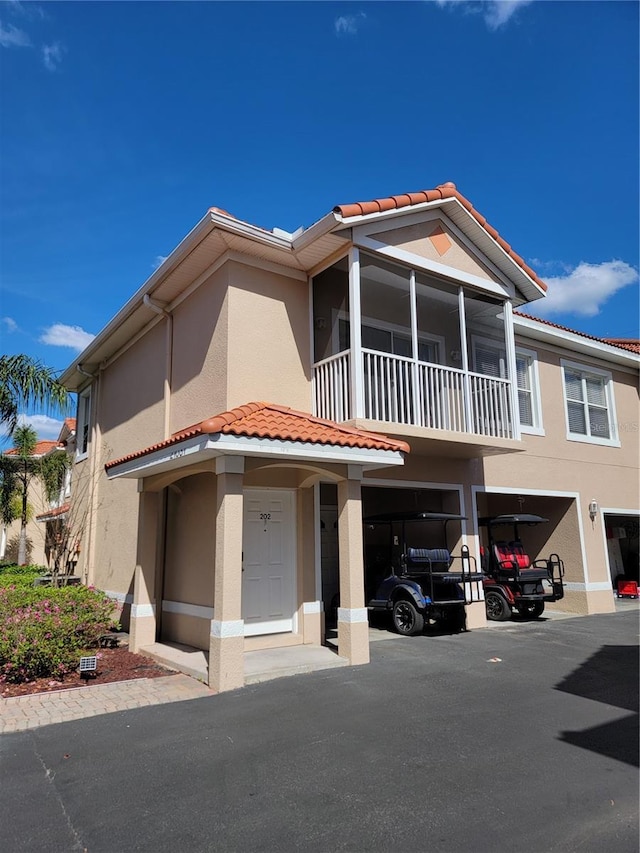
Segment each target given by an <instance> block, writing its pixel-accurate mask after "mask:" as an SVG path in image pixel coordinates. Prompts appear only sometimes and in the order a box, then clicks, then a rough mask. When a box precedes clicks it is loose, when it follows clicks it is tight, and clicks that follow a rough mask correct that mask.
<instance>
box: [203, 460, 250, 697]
mask: <svg viewBox="0 0 640 853" xmlns="http://www.w3.org/2000/svg"><path fill="white" fill-rule="evenodd" d="M216 474H217V484H216V485H217V496H216V550H215V581H214V613H215V618H214V619H213V620H212V621H211V636H210V638H209V687H210V688H211V689H212V690H216V691H218V692H219V693H222V692H223V691H224V690H234V689H235V688H236V687H243V686H244V621H243V619H242V525H243V495H242V486H243V480H244V457H242V456H220V457H218V458H217V459H216Z"/></svg>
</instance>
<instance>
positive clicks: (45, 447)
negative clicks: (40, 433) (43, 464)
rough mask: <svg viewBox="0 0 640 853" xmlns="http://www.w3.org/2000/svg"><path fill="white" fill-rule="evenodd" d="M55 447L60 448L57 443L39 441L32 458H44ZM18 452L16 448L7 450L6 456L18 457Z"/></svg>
mask: <svg viewBox="0 0 640 853" xmlns="http://www.w3.org/2000/svg"><path fill="white" fill-rule="evenodd" d="M55 447H58V442H57V441H39V442H38V443H37V444H36V446H35V447H34V449H33V453H32V454H31V455H32V456H44V455H45V453H49V451H50V450H53V449H54V448H55ZM17 455H18V451H17V449H16V448H15V447H12V448H11V449H10V450H5V456H17Z"/></svg>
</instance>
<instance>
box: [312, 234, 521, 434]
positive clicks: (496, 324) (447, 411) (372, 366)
mask: <svg viewBox="0 0 640 853" xmlns="http://www.w3.org/2000/svg"><path fill="white" fill-rule="evenodd" d="M313 328H314V366H313V394H314V405H315V413H316V414H317V415H318V416H319V417H324V418H330V419H332V420H335V421H340V422H343V421H354V420H367V421H378V422H385V423H389V424H402V425H405V426H409V427H422V428H427V429H429V430H440V431H443V433H444V432H445V431H446V432H448V433H458V434H466V435H470V436H479V437H483V438H491V439H513V438H519V428H518V422H517V414H516V416H515V418H514V412H516V410H517V405H518V403H517V400H518V397H517V389H514V387H513V382H512V380H511V378H510V377H513V376H515V351H514V347H513V333H512V329H511V305H510V303H509V302H505V301H504V298H500V297H498V296H494V295H492V294H489V293H480V292H476V291H473V290H471V289H469V288H463V287H462V286H457V285H455V284H452V283H449V282H445V281H442V280H438V279H436V278H435V277H434V276H429V275H426V274H424V273H422V272H419V271H415V270H410V269H408V268H405V267H402V266H400V265H396V264H392V263H389V262H387V261H386V260H382V259H380V258H377V257H374V256H373V255H369V254H365V253H360V252H359V251H358V250H357V249H353V250H352V252H351V254H350V256H349V257H348V258H344V259H342V260H340V261H338V262H337V263H336V264H334V265H333V266H332V267H330V268H329V269H327V270H325V271H323V272H322V273H320V274H319V275H317V276H315V278H314V279H313Z"/></svg>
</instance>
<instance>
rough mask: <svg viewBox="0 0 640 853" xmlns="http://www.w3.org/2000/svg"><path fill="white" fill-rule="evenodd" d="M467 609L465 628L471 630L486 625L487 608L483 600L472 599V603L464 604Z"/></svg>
mask: <svg viewBox="0 0 640 853" xmlns="http://www.w3.org/2000/svg"><path fill="white" fill-rule="evenodd" d="M465 609H466V611H467V630H469V631H473V629H474V628H486V627H487V610H486V607H485V603H484V601H474V602H473V603H472V604H467V605H466V608H465Z"/></svg>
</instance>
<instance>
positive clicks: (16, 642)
mask: <svg viewBox="0 0 640 853" xmlns="http://www.w3.org/2000/svg"><path fill="white" fill-rule="evenodd" d="M112 624H113V602H112V601H111V600H110V599H109V598H107V596H106V595H105V594H104V593H102V592H99V591H98V590H95V589H89V588H87V587H83V586H75V587H63V588H62V589H50V588H42V587H36V588H28V587H20V586H11V587H0V682H1V681H11V682H22V681H30V680H32V679H34V678H42V677H54V678H59V679H62V678H63V677H64V676H65V675H66V674H67V673H69V672H73V671H74V670H76V669H77V668H78V664H79V660H80V656H81V655H82V654H85V653H87V651H89V650H90V649H95V648H96V647H97V646H98V639H99V637H100V636H101V635H102V634H104V633H105V632H106V631H107V630H108V629H109V627H110V626H111V625H112Z"/></svg>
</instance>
